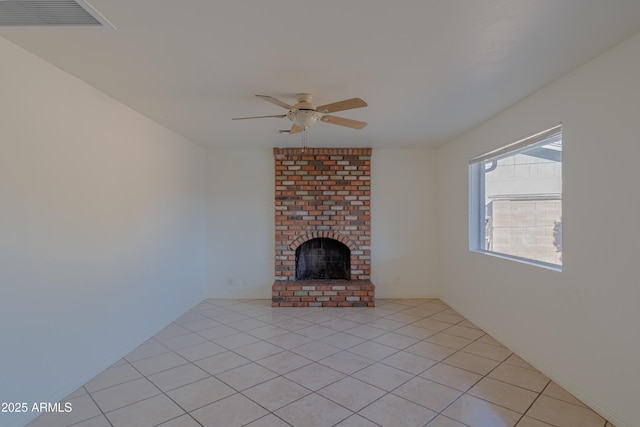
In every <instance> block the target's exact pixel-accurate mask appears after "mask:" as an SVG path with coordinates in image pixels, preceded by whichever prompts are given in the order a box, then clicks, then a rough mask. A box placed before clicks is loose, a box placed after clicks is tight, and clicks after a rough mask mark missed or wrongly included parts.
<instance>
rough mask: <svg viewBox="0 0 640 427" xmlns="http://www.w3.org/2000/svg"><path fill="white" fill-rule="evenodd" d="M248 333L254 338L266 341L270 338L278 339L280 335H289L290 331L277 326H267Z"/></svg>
mask: <svg viewBox="0 0 640 427" xmlns="http://www.w3.org/2000/svg"><path fill="white" fill-rule="evenodd" d="M247 333H248V334H249V335H251V336H252V337H256V338H260V339H261V340H266V339H268V338H273V337H277V336H278V335H284V334H286V333H289V331H287V330H286V329H283V328H278V327H277V326H273V325H266V326H263V327H261V328H256V329H251V330H250V331H247Z"/></svg>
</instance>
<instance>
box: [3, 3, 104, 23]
mask: <svg viewBox="0 0 640 427" xmlns="http://www.w3.org/2000/svg"><path fill="white" fill-rule="evenodd" d="M25 27H30V28H33V27H43V28H49V27H107V28H113V26H112V25H111V24H110V23H109V22H108V21H107V20H106V19H105V18H104V17H102V16H101V15H100V14H99V13H98V12H97V11H96V10H95V9H94V8H93V7H91V5H89V4H88V3H87V2H86V1H84V0H0V28H25Z"/></svg>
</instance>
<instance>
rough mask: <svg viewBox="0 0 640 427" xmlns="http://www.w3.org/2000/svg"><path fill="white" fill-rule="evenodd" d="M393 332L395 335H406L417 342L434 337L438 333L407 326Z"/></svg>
mask: <svg viewBox="0 0 640 427" xmlns="http://www.w3.org/2000/svg"><path fill="white" fill-rule="evenodd" d="M393 332H395V333H396V334H402V335H406V336H408V337H411V338H415V339H418V340H423V339H426V338H429V337H430V336H431V335H435V334H437V333H438V331H434V330H432V329H426V328H421V327H420V326H415V325H407V326H405V327H403V328H400V329H396V330H395V331H393Z"/></svg>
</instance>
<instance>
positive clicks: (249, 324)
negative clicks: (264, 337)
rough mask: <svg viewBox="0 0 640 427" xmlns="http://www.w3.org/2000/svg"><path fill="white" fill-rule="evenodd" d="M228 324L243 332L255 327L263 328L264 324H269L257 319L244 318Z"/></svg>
mask: <svg viewBox="0 0 640 427" xmlns="http://www.w3.org/2000/svg"><path fill="white" fill-rule="evenodd" d="M226 325H227V326H230V327H232V328H233V329H237V330H239V331H242V332H248V331H251V330H253V329H257V328H261V327H263V326H267V325H268V323H266V322H262V321H260V320H257V319H244V320H241V321H239V322H232V323H226Z"/></svg>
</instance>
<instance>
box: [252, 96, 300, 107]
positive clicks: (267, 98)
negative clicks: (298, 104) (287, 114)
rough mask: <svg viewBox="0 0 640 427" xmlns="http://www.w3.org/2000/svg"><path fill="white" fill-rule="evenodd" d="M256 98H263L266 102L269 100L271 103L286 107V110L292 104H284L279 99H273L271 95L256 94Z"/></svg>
mask: <svg viewBox="0 0 640 427" xmlns="http://www.w3.org/2000/svg"><path fill="white" fill-rule="evenodd" d="M256 96H257V97H258V98H260V99H264V100H265V101H267V102H270V103H272V104H276V105H278V106H280V107H282V108H286V109H287V110H291V109H292V108H293V106H291V105H289V104H285V103H284V102H282V101H280V100H279V99H275V98H274V97H273V96H268V95H256Z"/></svg>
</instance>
